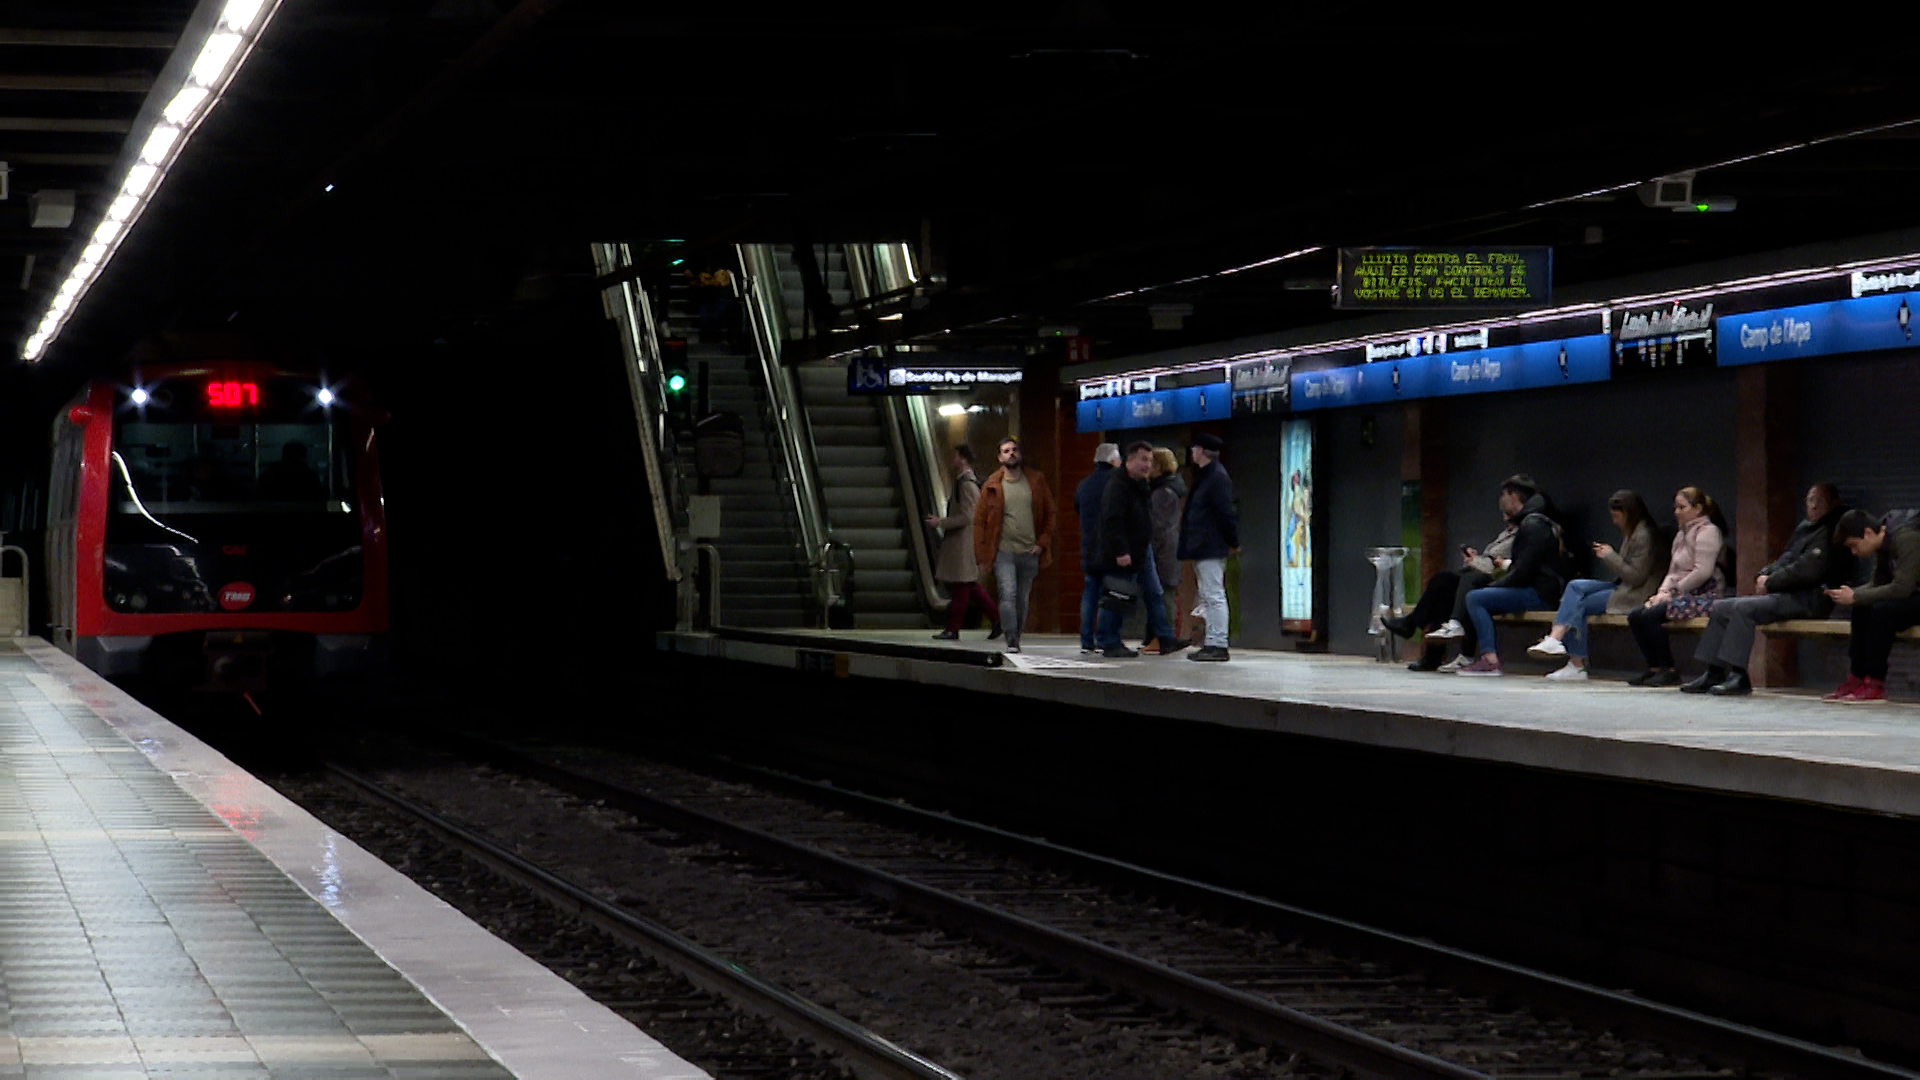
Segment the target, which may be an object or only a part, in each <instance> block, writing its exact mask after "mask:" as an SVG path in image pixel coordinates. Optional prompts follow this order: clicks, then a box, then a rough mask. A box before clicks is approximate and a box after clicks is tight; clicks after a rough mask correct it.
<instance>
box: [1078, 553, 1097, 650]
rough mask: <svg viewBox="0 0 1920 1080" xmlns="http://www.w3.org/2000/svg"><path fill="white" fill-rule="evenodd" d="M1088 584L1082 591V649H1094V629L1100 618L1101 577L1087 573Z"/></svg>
mask: <svg viewBox="0 0 1920 1080" xmlns="http://www.w3.org/2000/svg"><path fill="white" fill-rule="evenodd" d="M1086 576H1087V583H1086V585H1084V586H1082V587H1081V589H1080V648H1081V651H1083V652H1084V651H1085V650H1087V649H1091V648H1093V629H1094V627H1095V626H1096V625H1098V620H1099V618H1100V576H1101V575H1099V574H1096V573H1093V572H1092V571H1090V570H1089V571H1086Z"/></svg>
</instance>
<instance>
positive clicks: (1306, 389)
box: [1292, 334, 1613, 412]
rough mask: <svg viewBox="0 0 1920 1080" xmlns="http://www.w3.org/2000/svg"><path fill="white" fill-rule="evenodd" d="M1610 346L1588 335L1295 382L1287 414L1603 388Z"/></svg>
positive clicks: (1403, 360) (1315, 374)
mask: <svg viewBox="0 0 1920 1080" xmlns="http://www.w3.org/2000/svg"><path fill="white" fill-rule="evenodd" d="M1612 354H1613V341H1612V338H1611V337H1609V336H1608V335H1606V334H1587V335H1583V336H1580V337H1573V338H1566V339H1564V340H1559V341H1534V342H1528V343H1526V344H1524V345H1500V346H1495V347H1493V348H1487V349H1468V350H1456V351H1448V352H1440V353H1425V354H1419V355H1409V356H1402V357H1398V358H1393V359H1382V360H1376V361H1374V362H1372V363H1367V364H1360V365H1357V366H1351V367H1336V368H1325V369H1322V370H1320V371H1300V372H1295V373H1294V374H1293V389H1292V397H1293V403H1292V404H1293V409H1294V411H1295V412H1303V411H1305V410H1308V409H1333V408H1339V407H1341V406H1345V405H1377V404H1382V403H1385V402H1391V401H1412V400H1415V399H1417V398H1426V397H1446V396H1450V395H1454V394H1490V393H1498V392H1500V391H1503V390H1530V389H1538V388H1540V387H1544V386H1563V385H1571V384H1573V383H1590V382H1604V381H1605V380H1606V379H1607V377H1608V369H1609V364H1610V361H1611V359H1612Z"/></svg>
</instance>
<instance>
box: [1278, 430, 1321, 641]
mask: <svg viewBox="0 0 1920 1080" xmlns="http://www.w3.org/2000/svg"><path fill="white" fill-rule="evenodd" d="M1313 609H1314V596H1313V421H1312V420H1289V421H1287V422H1286V423H1284V424H1282V425H1281V426H1280V626H1281V629H1283V630H1289V631H1294V632H1298V633H1303V634H1310V633H1312V632H1313V629H1314V627H1313Z"/></svg>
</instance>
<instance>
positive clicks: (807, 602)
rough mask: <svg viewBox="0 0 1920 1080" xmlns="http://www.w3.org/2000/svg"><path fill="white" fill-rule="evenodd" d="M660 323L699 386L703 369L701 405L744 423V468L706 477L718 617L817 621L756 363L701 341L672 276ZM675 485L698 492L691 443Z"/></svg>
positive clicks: (739, 621) (774, 622) (749, 621)
mask: <svg viewBox="0 0 1920 1080" xmlns="http://www.w3.org/2000/svg"><path fill="white" fill-rule="evenodd" d="M666 294H667V305H666V312H667V314H666V324H667V325H666V328H665V329H666V330H668V331H670V333H671V335H672V336H676V337H684V338H685V339H686V340H687V362H688V364H689V366H690V367H691V368H692V369H693V370H692V373H691V374H692V376H693V379H694V385H693V386H692V387H689V388H688V393H690V394H691V393H697V392H698V387H699V379H700V370H701V368H702V366H704V367H705V368H706V379H707V407H708V408H709V409H711V410H712V411H714V412H730V413H734V414H736V415H738V416H739V417H740V420H741V423H742V424H743V426H744V427H745V429H746V453H745V459H746V467H745V468H744V469H743V470H742V471H741V473H740V475H739V476H736V477H730V478H727V479H718V478H716V479H712V480H708V481H707V482H706V483H707V488H706V489H705V492H704V493H705V494H711V495H718V496H720V497H721V502H720V536H719V537H718V538H717V539H714V540H711V541H708V542H709V543H712V544H713V545H714V547H715V548H717V549H718V550H719V552H720V620H719V621H720V622H721V623H723V624H724V625H727V626H740V627H755V626H758V627H794V626H809V625H818V622H819V619H818V616H817V614H814V610H813V609H814V606H815V605H814V599H813V595H812V587H811V584H810V580H809V576H808V571H807V566H806V561H805V557H804V555H803V554H802V553H801V551H800V549H799V544H798V540H797V537H798V536H799V529H798V527H797V524H796V522H795V521H794V517H793V515H794V509H793V498H792V495H791V493H790V492H789V489H788V485H787V478H786V476H785V474H784V472H783V470H782V469H781V468H780V467H779V466H778V465H777V461H778V458H777V456H776V455H775V454H774V453H773V451H772V447H773V445H774V443H773V442H772V438H773V436H772V433H771V432H770V431H769V430H768V423H767V405H766V390H765V388H764V387H763V386H761V385H760V383H761V378H760V373H759V362H758V361H757V360H755V359H753V358H751V357H749V356H747V355H746V354H745V353H744V351H742V348H736V347H733V346H729V345H727V344H725V343H723V342H717V341H703V340H701V333H700V320H699V317H698V313H697V311H696V310H695V306H694V305H695V303H696V301H695V299H694V296H693V290H692V289H690V288H688V287H686V286H684V285H681V284H679V283H677V282H676V283H674V284H672V285H670V286H669V287H668V289H667V290H666ZM740 321H741V320H740V317H739V313H738V312H737V311H735V312H733V313H732V318H731V319H730V320H729V322H730V323H732V324H733V326H734V332H735V334H736V340H739V341H742V342H744V341H746V340H747V335H746V332H745V330H744V329H741V328H740V326H739V324H740ZM674 460H675V469H676V470H677V471H678V474H679V478H680V485H681V488H680V489H681V490H682V491H684V492H687V493H688V494H690V495H694V494H701V493H702V489H701V486H700V484H701V481H700V478H699V475H698V474H697V473H696V472H695V470H694V462H693V453H692V448H691V447H687V448H686V450H685V452H683V453H680V454H676V455H675V459H674Z"/></svg>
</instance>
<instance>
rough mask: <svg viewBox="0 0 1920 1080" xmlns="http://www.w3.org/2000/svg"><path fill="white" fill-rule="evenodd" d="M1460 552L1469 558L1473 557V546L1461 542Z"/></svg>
mask: <svg viewBox="0 0 1920 1080" xmlns="http://www.w3.org/2000/svg"><path fill="white" fill-rule="evenodd" d="M1460 554H1462V555H1465V556H1466V557H1467V558H1469V559H1471V558H1473V548H1472V547H1471V546H1469V545H1467V544H1461V545H1460Z"/></svg>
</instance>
